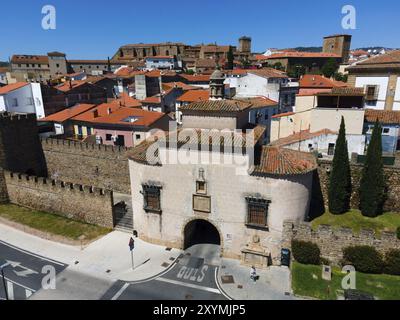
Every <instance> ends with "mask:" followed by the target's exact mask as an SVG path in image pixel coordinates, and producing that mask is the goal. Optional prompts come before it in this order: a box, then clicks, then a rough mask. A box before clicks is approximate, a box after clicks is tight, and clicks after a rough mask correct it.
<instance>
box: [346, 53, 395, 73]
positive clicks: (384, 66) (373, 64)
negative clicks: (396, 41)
mask: <svg viewBox="0 0 400 320" xmlns="http://www.w3.org/2000/svg"><path fill="white" fill-rule="evenodd" d="M370 69H377V70H387V71H393V70H392V69H400V50H396V51H391V52H389V53H386V54H383V55H380V56H376V57H372V58H370V59H367V60H364V61H362V62H359V63H357V64H356V65H354V66H350V67H349V68H347V70H349V71H350V72H351V71H363V70H370Z"/></svg>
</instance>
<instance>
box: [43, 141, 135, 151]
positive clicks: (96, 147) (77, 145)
mask: <svg viewBox="0 0 400 320" xmlns="http://www.w3.org/2000/svg"><path fill="white" fill-rule="evenodd" d="M40 140H41V142H42V146H43V148H46V146H47V147H49V148H53V147H54V148H57V147H58V148H67V149H68V148H69V149H74V150H77V151H96V152H98V151H100V152H106V153H110V154H115V153H121V154H124V153H126V151H128V150H129V148H127V147H121V146H109V145H104V144H96V143H87V142H79V141H73V140H66V139H55V138H41V139H40Z"/></svg>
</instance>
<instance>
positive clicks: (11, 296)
mask: <svg viewBox="0 0 400 320" xmlns="http://www.w3.org/2000/svg"><path fill="white" fill-rule="evenodd" d="M7 293H8V299H9V300H14V285H13V283H12V282H10V281H7Z"/></svg>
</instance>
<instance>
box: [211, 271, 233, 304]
mask: <svg viewBox="0 0 400 320" xmlns="http://www.w3.org/2000/svg"><path fill="white" fill-rule="evenodd" d="M215 283H216V284H217V287H218V289H219V291H220V292H221V293H222V294H223V296H224V297H225V298H227V299H228V300H233V298H231V297H230V296H228V295H227V294H226V293H225V292H224V290H222V288H221V286H220V285H219V282H218V268H215Z"/></svg>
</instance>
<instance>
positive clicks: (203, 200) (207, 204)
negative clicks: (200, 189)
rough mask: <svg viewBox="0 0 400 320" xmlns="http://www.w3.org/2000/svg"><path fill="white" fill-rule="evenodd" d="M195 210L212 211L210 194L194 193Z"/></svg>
mask: <svg viewBox="0 0 400 320" xmlns="http://www.w3.org/2000/svg"><path fill="white" fill-rule="evenodd" d="M193 211H200V212H207V213H210V212H211V198H210V197H208V196H199V195H193Z"/></svg>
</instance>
